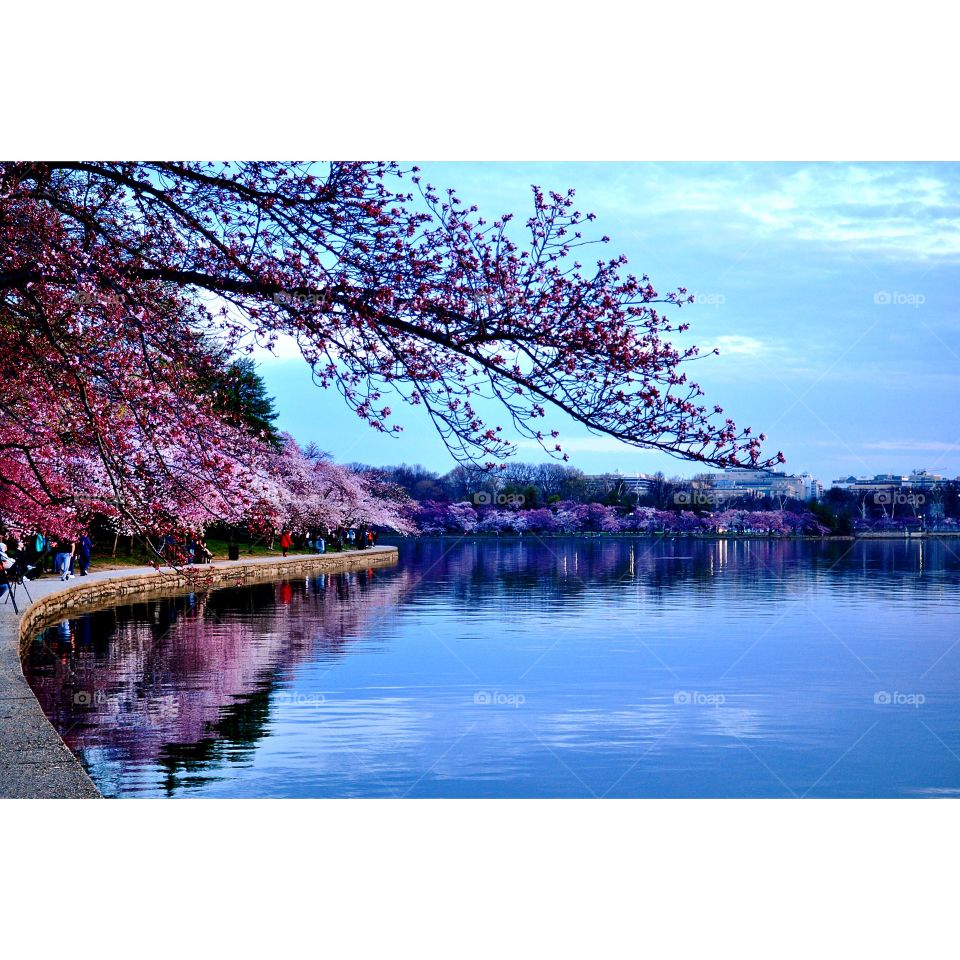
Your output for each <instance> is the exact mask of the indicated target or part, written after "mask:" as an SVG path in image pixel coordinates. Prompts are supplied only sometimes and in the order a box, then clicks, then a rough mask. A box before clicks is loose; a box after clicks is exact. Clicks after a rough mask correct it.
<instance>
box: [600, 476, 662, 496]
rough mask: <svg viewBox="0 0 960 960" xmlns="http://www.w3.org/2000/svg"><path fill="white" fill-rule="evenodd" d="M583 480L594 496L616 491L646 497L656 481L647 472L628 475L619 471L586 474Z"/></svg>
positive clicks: (621, 494) (620, 493) (621, 493)
mask: <svg viewBox="0 0 960 960" xmlns="http://www.w3.org/2000/svg"><path fill="white" fill-rule="evenodd" d="M583 480H584V489H585V491H586V492H587V493H588V494H590V495H591V496H594V497H605V496H607V495H608V494H609V493H611V492H614V491H615V492H616V493H617V494H619V495H620V496H623V495H624V494H627V493H632V494H635V495H636V496H638V497H644V496H646V495H647V494H648V493H650V491H651V489H652V487H653V482H654V478H653V477H651V476H649V475H647V474H645V473H634V474H629V475H627V474H622V473H619V472H616V473H600V474H595V475H593V476H585V477H584V478H583Z"/></svg>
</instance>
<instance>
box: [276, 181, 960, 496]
mask: <svg viewBox="0 0 960 960" xmlns="http://www.w3.org/2000/svg"><path fill="white" fill-rule="evenodd" d="M420 166H421V167H422V168H423V171H424V175H425V177H426V178H427V179H428V180H429V181H430V182H432V183H434V184H435V185H438V186H441V187H447V186H452V187H454V188H456V189H457V191H458V192H459V194H460V196H461V197H462V198H463V200H464V201H465V202H467V203H477V204H478V205H479V206H480V208H481V211H482V212H483V213H485V214H489V215H490V218H491V219H492V218H493V216H495V215H497V214H500V213H503V212H507V211H514V212H516V213H517V215H518V216H517V221H520V222H522V220H523V219H524V217H525V215H526V214H527V212H528V211H529V209H530V200H529V195H530V184H532V183H536V184H538V185H540V186H542V187H545V188H549V189H558V190H560V189H566V188H567V187H574V188H576V190H577V205H578V207H579V208H580V209H582V210H592V211H593V212H595V213H596V214H597V216H598V219H597V221H596V222H595V224H594V226H595V227H596V228H597V235H598V236H599V235H600V234H603V233H606V234H608V235H609V236H610V238H611V241H612V242H611V243H610V244H609V245H608V246H607V247H605V248H604V253H605V254H612V253H614V252H621V251H622V252H624V253H626V254H627V256H628V257H629V260H630V270H631V271H633V272H636V273H647V274H649V275H650V278H651V280H652V282H653V283H654V286H655V287H656V288H657V289H658V290H661V291H664V292H665V291H668V290H671V289H674V288H676V287H677V286H685V287H686V288H687V289H688V290H689V291H690V292H691V293H694V294H696V295H697V296H698V297H699V298H700V300H701V301H702V302H700V303H697V304H695V305H692V306H688V307H684V308H683V311H682V313H681V316H682V319H683V320H684V321H685V322H688V323H690V324H691V329H690V331H689V333H688V334H687V335H685V337H684V338H683V342H684V343H696V344H698V345H699V346H700V347H701V348H710V347H714V346H717V347H719V348H720V350H721V355H720V356H719V357H711V358H707V359H704V360H702V361H698V363H697V364H696V365H695V372H696V379H697V380H698V382H699V383H700V385H701V386H702V387H703V388H704V391H705V394H706V398H705V399H706V400H707V401H709V402H710V403H719V404H721V405H722V406H723V407H724V409H725V411H726V413H728V414H729V415H730V416H732V417H733V418H734V419H735V420H736V421H737V423H738V424H740V425H750V426H752V427H754V429H755V430H757V431H763V432H765V433H766V434H767V436H768V441H767V445H766V448H765V449H766V450H768V451H769V452H770V453H775V452H776V451H777V450H782V451H783V452H784V454H785V455H786V457H787V466H786V469H788V470H790V471H796V472H801V471H805V470H809V471H810V472H812V473H813V474H814V475H816V476H817V477H818V478H819V479H821V480H822V481H825V482H829V481H830V480H833V479H836V478H837V477H841V476H847V475H848V474H856V475H862V474H873V473H878V472H888V471H889V472H908V471H910V470H911V469H913V468H915V467H926V468H927V469H929V470H931V471H932V472H935V473H941V474H944V475H946V476H951V477H954V476H957V475H960V420H958V418H957V417H956V411H957V400H958V398H960V325H958V316H960V310H958V308H960V284H958V283H957V280H958V270H960V165H958V164H943V163H933V164H913V163H910V164H903V163H828V164H810V163H802V164H787V163H736V164H724V163H720V164H709V163H649V164H647V163H629V164H628V163H610V164H599V163H533V162H529V163H420ZM260 370H261V373H262V374H263V376H264V378H265V380H266V382H267V386H268V388H269V390H270V391H271V393H272V394H273V395H274V396H275V397H276V399H277V405H278V408H279V410H280V425H281V427H282V428H283V429H286V430H289V431H290V432H291V433H293V434H294V435H295V436H296V437H297V438H298V439H301V440H303V441H307V440H314V441H316V442H317V443H318V444H319V445H320V446H321V447H323V448H324V449H326V450H329V451H330V452H331V453H332V454H333V455H334V456H335V457H336V458H337V459H338V460H341V461H346V462H349V461H361V462H365V463H376V464H387V463H400V462H407V463H415V462H418V463H422V464H424V465H425V466H428V467H431V468H432V469H436V470H439V471H445V470H447V469H449V468H450V467H451V466H453V461H452V460H451V458H450V456H449V454H448V453H447V452H446V450H445V448H444V446H443V444H442V442H441V441H440V439H439V437H437V436H436V434H435V433H434V432H433V429H432V427H431V426H430V424H429V423H428V422H426V421H425V420H424V419H423V418H422V417H421V416H418V415H417V411H416V410H414V409H411V408H406V407H403V405H400V404H395V405H394V409H395V410H396V411H397V417H396V420H397V422H399V423H402V424H403V425H404V427H405V428H406V429H405V432H404V433H403V434H402V435H401V438H400V439H391V438H389V437H384V436H381V435H378V434H376V433H375V432H374V431H373V430H371V429H370V428H368V427H366V426H365V425H364V424H362V423H361V422H360V421H359V420H357V418H356V417H355V416H354V415H353V414H351V413H350V412H349V411H348V410H347V409H346V407H344V406H343V404H342V402H341V401H340V399H339V396H338V395H337V394H336V393H334V392H331V391H322V390H320V389H319V388H317V387H315V386H314V385H313V384H312V382H311V380H310V375H309V371H308V370H307V369H306V366H305V364H304V363H303V361H302V360H299V359H298V358H296V357H293V356H292V355H290V353H289V352H288V351H286V350H281V355H280V356H279V357H276V358H273V357H270V358H261V367H260ZM553 425H555V426H556V428H557V429H559V430H560V431H561V435H562V436H561V442H563V443H564V448H565V449H566V450H567V451H568V452H569V453H570V455H571V462H572V464H573V465H574V466H577V467H579V468H581V469H583V470H585V471H586V472H588V473H593V472H599V471H605V470H615V469H619V470H620V471H622V472H624V473H633V472H638V471H639V472H652V471H655V470H663V471H664V472H665V473H667V474H668V475H673V474H680V475H690V474H692V473H695V472H697V467H696V465H695V464H691V463H686V462H683V461H678V460H675V459H673V458H670V457H668V456H665V455H663V454H658V453H654V452H647V451H638V450H636V449H633V448H630V447H626V446H624V445H622V444H620V443H618V442H616V441H614V440H612V439H609V438H603V437H596V436H591V435H589V434H587V433H586V432H585V431H584V430H583V429H582V428H580V427H578V426H577V425H575V424H573V423H571V422H569V421H564V419H563V418H562V417H560V416H559V415H557V416H555V417H553ZM518 456H519V457H520V458H522V459H527V460H539V459H544V455H543V454H542V453H541V452H540V451H539V450H538V449H537V448H535V447H534V448H528V447H525V446H521V449H520V450H519V451H518Z"/></svg>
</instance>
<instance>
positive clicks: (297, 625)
mask: <svg viewBox="0 0 960 960" xmlns="http://www.w3.org/2000/svg"><path fill="white" fill-rule="evenodd" d="M24 669H25V671H26V672H27V675H28V678H29V681H30V684H31V686H32V687H33V689H34V691H35V692H36V694H37V696H38V698H39V700H40V702H41V704H42V705H43V707H44V710H45V711H46V713H47V715H48V716H49V717H50V718H51V720H52V721H53V723H54V724H55V726H56V727H57V728H58V730H59V731H60V732H61V734H62V735H63V737H64V739H65V740H66V742H67V744H68V745H69V746H70V748H71V749H72V750H73V751H74V752H75V753H76V754H77V755H78V756H79V757H80V759H81V760H82V762H83V763H84V765H85V766H86V768H87V770H88V771H89V772H90V775H91V776H92V777H93V779H94V781H95V782H96V783H97V785H98V786H99V787H100V789H101V790H102V791H103V793H104V794H106V795H109V796H177V797H190V796H198V797H199V796H207V797H366V796H375V797H393V796H397V797H404V796H411V797H594V796H598V797H599V796H610V797H791V796H828V797H837V796H839V797H864V796H865V797H874V796H951V795H956V794H958V793H960V541H939V542H938V541H931V542H918V541H913V542H906V541H874V542H844V543H807V542H796V541H794V542H759V541H753V542H748V541H739V542H689V541H685V540H673V541H669V540H668V541H656V540H650V539H637V540H629V539H594V540H583V539H573V538H571V539H569V540H563V539H558V540H547V541H544V542H541V541H538V540H536V539H534V538H524V539H522V540H503V541H492V540H477V541H452V540H446V541H443V540H422V541H414V542H410V543H404V544H402V545H401V550H400V563H399V564H398V566H397V567H395V568H386V569H383V568H381V569H378V570H375V571H374V570H371V571H367V572H362V573H348V574H342V575H339V576H326V577H316V578H313V579H310V580H297V581H292V582H285V583H280V584H275V585H273V584H272V585H266V586H264V585H260V586H255V587H250V588H244V589H229V590H221V591H217V592H215V593H212V594H209V595H200V594H195V595H192V596H188V597H179V598H175V599H168V600H158V601H151V602H149V603H147V602H144V603H140V604H133V605H130V606H124V607H119V608H117V609H115V610H111V611H108V612H102V613H95V614H91V615H89V616H84V617H80V618H77V619H75V620H71V621H69V622H68V623H65V624H61V625H60V626H58V627H53V628H51V629H49V630H47V631H46V632H45V633H44V634H43V635H42V636H40V637H39V638H38V639H37V640H36V642H35V643H34V644H33V645H32V647H31V648H30V650H29V652H28V655H27V658H26V661H25V664H24Z"/></svg>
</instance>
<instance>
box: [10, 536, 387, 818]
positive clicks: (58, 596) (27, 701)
mask: <svg viewBox="0 0 960 960" xmlns="http://www.w3.org/2000/svg"><path fill="white" fill-rule="evenodd" d="M397 557H398V551H397V548H396V547H394V546H380V547H372V548H369V549H367V550H351V551H349V552H344V553H325V554H297V555H291V556H289V557H257V558H253V559H248V560H232V561H231V560H225V561H224V560H221V561H219V562H218V563H215V564H205V565H203V566H197V567H188V568H184V569H185V570H189V571H190V572H189V573H186V572H181V571H179V570H173V569H170V568H161V569H160V570H159V571H158V570H156V569H155V568H153V567H133V568H130V567H128V568H126V569H125V570H101V571H97V572H92V573H91V574H90V575H89V576H88V577H83V578H77V579H75V580H70V581H68V582H67V583H64V582H63V581H61V580H59V579H58V578H55V577H48V578H44V579H40V580H34V581H31V582H29V583H28V585H27V589H28V590H29V591H30V593H31V595H32V596H33V602H32V603H31V602H30V601H29V600H27V595H26V593H25V592H24V590H23V588H22V587H21V588H19V589H18V591H17V604H18V606H19V607H20V609H21V613H20V615H19V616H17V615H16V614H15V613H14V611H13V604H12V603H10V602H9V600H7V602H3V601H0V799H14V798H17V799H81V798H86V799H96V798H99V797H100V792H99V791H98V790H97V788H96V786H95V785H94V783H93V781H92V780H91V779H90V777H89V776H88V775H87V772H86V770H84V768H83V765H82V764H81V763H80V761H79V760H78V759H77V758H76V757H75V756H74V755H73V754H72V753H71V752H70V749H69V748H68V747H67V745H66V744H65V743H64V742H63V740H62V739H61V737H60V735H59V733H57V731H56V729H55V728H54V727H53V725H52V724H51V723H50V721H49V720H48V719H47V717H46V715H45V714H44V712H43V710H42V709H41V707H40V704H39V702H38V701H37V698H36V697H35V696H34V694H33V690H31V689H30V685H29V684H28V683H27V679H26V677H25V676H24V674H23V668H22V664H21V655H22V653H23V651H24V650H25V649H26V647H27V646H28V645H29V644H30V643H31V642H32V640H33V638H34V637H35V636H36V634H37V633H39V632H40V631H41V630H43V629H45V628H46V627H48V626H50V625H52V624H54V623H57V622H58V621H61V620H64V619H68V618H69V617H70V616H74V615H79V614H83V613H87V612H89V611H92V610H96V609H100V608H103V607H108V606H109V607H112V606H118V605H121V604H123V603H124V602H125V600H126V599H127V598H133V597H136V598H140V599H149V598H150V597H158V596H163V595H167V596H169V595H175V594H181V593H185V592H186V593H189V592H197V591H207V590H217V589H219V588H223V587H230V586H244V585H247V584H250V583H257V582H264V581H277V580H284V579H287V578H290V577H295V576H300V575H304V574H307V575H316V574H320V573H341V572H345V571H348V570H361V569H362V570H365V569H368V568H370V567H383V566H393V565H394V564H395V563H396V562H397ZM5 599H6V598H5Z"/></svg>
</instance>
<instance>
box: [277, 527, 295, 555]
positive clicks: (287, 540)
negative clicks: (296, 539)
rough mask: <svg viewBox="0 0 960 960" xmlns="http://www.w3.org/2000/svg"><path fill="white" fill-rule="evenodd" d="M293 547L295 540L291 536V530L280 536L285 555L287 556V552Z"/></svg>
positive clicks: (281, 547)
mask: <svg viewBox="0 0 960 960" xmlns="http://www.w3.org/2000/svg"><path fill="white" fill-rule="evenodd" d="M292 546H293V538H292V537H291V536H290V531H289V530H284V531H283V533H281V534H280V549H281V550H282V551H283V555H284V556H286V555H287V551H288V550H289V549H290V548H291V547H292Z"/></svg>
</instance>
